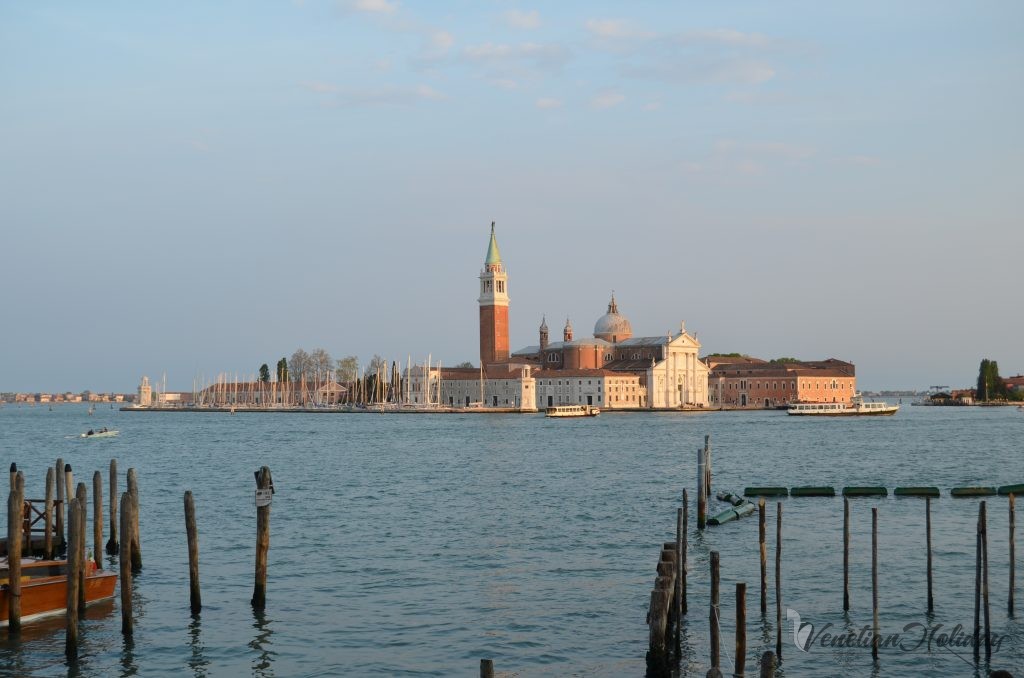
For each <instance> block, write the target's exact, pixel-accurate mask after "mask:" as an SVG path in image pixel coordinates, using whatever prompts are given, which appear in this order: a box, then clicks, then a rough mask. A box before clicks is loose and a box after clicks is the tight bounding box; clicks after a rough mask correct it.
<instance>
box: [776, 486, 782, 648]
mask: <svg viewBox="0 0 1024 678" xmlns="http://www.w3.org/2000/svg"><path fill="white" fill-rule="evenodd" d="M777 505H778V509H777V510H778V514H777V515H776V521H775V633H776V636H775V657H776V661H778V662H781V661H782V502H781V501H780V502H778V504H777Z"/></svg>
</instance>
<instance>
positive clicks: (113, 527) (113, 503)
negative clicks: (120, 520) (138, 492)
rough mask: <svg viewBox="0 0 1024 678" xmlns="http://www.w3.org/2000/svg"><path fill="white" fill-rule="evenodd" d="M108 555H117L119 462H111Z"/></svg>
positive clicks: (112, 460) (114, 460)
mask: <svg viewBox="0 0 1024 678" xmlns="http://www.w3.org/2000/svg"><path fill="white" fill-rule="evenodd" d="M107 553H109V554H110V555H112V556H115V555H117V460H116V459H111V460H110V539H108V540H107Z"/></svg>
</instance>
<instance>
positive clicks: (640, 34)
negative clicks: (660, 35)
mask: <svg viewBox="0 0 1024 678" xmlns="http://www.w3.org/2000/svg"><path fill="white" fill-rule="evenodd" d="M584 27H586V29H587V30H588V31H589V32H590V34H591V35H593V36H595V37H597V38H605V39H607V38H611V39H616V40H632V39H649V38H654V37H656V36H657V34H656V33H652V32H650V31H644V30H641V29H639V28H637V27H636V26H634V25H633V24H631V23H630V22H628V21H626V20H624V19H588V20H587V21H586V23H585V24H584Z"/></svg>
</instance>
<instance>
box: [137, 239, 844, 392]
mask: <svg viewBox="0 0 1024 678" xmlns="http://www.w3.org/2000/svg"><path fill="white" fill-rule="evenodd" d="M477 302H478V305H479V314H480V365H479V366H477V367H442V366H441V365H440V364H432V363H431V362H430V361H429V360H427V361H425V362H424V363H422V364H412V362H411V360H409V361H408V362H407V364H406V365H404V366H400V365H399V364H398V363H395V362H392V363H391V364H390V368H388V367H386V366H385V367H384V368H383V369H380V368H378V370H377V372H376V373H375V374H365V375H362V376H361V377H360V378H358V379H356V380H354V381H353V382H349V383H344V384H343V383H339V382H338V381H337V379H336V377H335V376H334V375H333V374H332V373H330V372H327V373H326V374H318V375H314V376H308V375H307V376H303V377H302V378H300V379H299V380H292V379H284V380H280V379H279V380H277V381H273V380H271V381H256V380H248V381H238V380H237V379H235V380H234V381H232V380H231V379H230V378H228V377H225V376H222V377H221V378H219V379H218V380H217V381H216V383H213V384H209V385H203V386H202V387H197V388H195V389H194V390H193V391H190V392H171V391H166V390H164V391H162V392H161V391H157V390H156V389H154V386H153V384H151V383H150V380H149V378H148V377H143V378H142V382H141V384H140V386H139V388H138V395H137V398H136V399H135V403H134V404H132V405H131V406H129V407H125V408H123V409H125V410H136V411H138V410H150V411H152V410H168V409H173V410H175V411H181V410H202V411H211V410H220V409H234V410H239V411H242V410H260V411H265V410H309V411H335V412H351V411H394V412H423V411H428V412H538V411H542V410H545V409H547V408H549V407H557V406H561V405H586V406H591V407H594V408H600V410H601V411H685V410H707V409H755V408H756V409H762V408H772V407H779V408H785V407H786V406H788V405H789V404H791V403H796V402H801V403H841V404H849V403H851V402H852V401H853V398H854V396H855V394H856V374H855V368H854V365H853V364H852V363H849V362H845V361H842V360H836V359H834V358H833V359H828V360H822V361H815V362H805V361H792V362H783V363H778V362H768V361H764V360H759V359H757V358H751V357H748V356H739V355H736V354H729V355H715V354H712V355H710V356H706V357H705V358H703V359H702V358H700V357H699V356H700V349H701V344H700V342H699V341H698V340H697V334H696V333H692V334H691V333H690V332H688V331H687V329H686V326H685V324H684V323H682V322H680V323H679V329H678V331H675V332H669V333H666V334H664V335H660V336H634V334H633V328H632V325H631V323H630V322H629V319H628V318H627V317H626V316H625V315H623V314H622V313H621V312H620V311H619V306H618V302H617V301H616V299H615V295H614V293H613V294H612V296H611V300H610V301H609V302H608V307H607V310H606V312H605V313H604V315H602V316H601V317H599V318H598V319H597V322H596V323H595V324H594V332H593V336H591V337H577V336H576V335H575V332H574V329H573V325H572V323H571V321H569V320H568V319H567V320H566V323H565V326H564V327H563V328H562V340H561V341H551V339H550V330H549V328H548V324H547V320H546V318H542V320H541V323H540V327H539V330H538V337H537V338H538V342H537V344H535V345H531V346H526V347H524V348H520V349H518V350H515V351H513V350H511V347H510V345H509V336H510V331H509V330H510V325H509V303H510V299H509V274H508V271H507V270H506V268H505V265H504V262H503V261H502V259H501V253H500V251H499V249H498V241H497V237H496V235H495V232H494V224H493V223H492V224H491V234H490V240H489V242H488V245H487V255H486V257H485V259H484V265H483V269H482V270H481V271H480V275H479V297H478V299H477Z"/></svg>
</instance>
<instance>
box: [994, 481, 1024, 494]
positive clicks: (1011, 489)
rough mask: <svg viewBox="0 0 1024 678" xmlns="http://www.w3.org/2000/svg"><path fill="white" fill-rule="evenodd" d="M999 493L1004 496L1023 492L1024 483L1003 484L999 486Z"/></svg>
mask: <svg viewBox="0 0 1024 678" xmlns="http://www.w3.org/2000/svg"><path fill="white" fill-rule="evenodd" d="M999 494H1001V495H1002V496H1004V497H1005V496H1006V495H1008V494H1014V495H1016V494H1024V483H1021V484H1020V485H1003V486H1001V487H1000V488H999Z"/></svg>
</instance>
